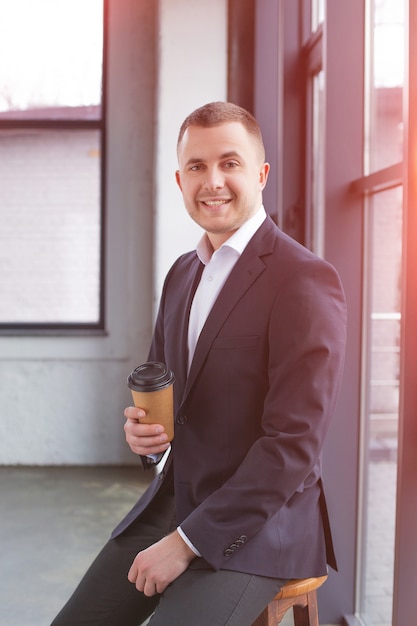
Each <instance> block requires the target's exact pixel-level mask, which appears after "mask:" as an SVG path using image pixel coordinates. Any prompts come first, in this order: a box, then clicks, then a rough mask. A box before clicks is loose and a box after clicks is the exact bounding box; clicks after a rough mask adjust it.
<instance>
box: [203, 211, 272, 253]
mask: <svg viewBox="0 0 417 626" xmlns="http://www.w3.org/2000/svg"><path fill="white" fill-rule="evenodd" d="M265 219H266V211H265V209H264V207H263V206H261V207H260V208H259V209H258V210H257V211H256V213H255V215H252V217H250V218H249V219H248V220H247V221H246V222H244V223H243V224H242V226H241V227H240V228H238V230H237V231H236V232H235V233H233V235H231V236H230V237H229V239H227V240H226V241H225V242H224V243H223V244H222V245H221V246H220V248H219V250H221V249H222V248H231V249H232V250H234V251H235V252H237V254H238V255H239V256H240V255H241V254H242V252H243V250H244V249H245V248H246V246H247V245H248V243H249V241H250V240H251V239H252V237H253V235H254V234H255V233H256V231H257V230H258V228H259V227H260V226H261V224H262V223H263V222H264V220H265ZM196 251H197V255H198V258H199V259H200V261H201V262H202V263H204V265H207V263H208V262H209V261H210V259H211V257H212V254H213V248H212V246H211V243H210V240H209V238H208V236H207V233H204V235H203V236H202V238H201V239H200V241H199V242H198V244H197V248H196Z"/></svg>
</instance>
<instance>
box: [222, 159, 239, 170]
mask: <svg viewBox="0 0 417 626" xmlns="http://www.w3.org/2000/svg"><path fill="white" fill-rule="evenodd" d="M238 165H239V163H237V162H236V161H227V162H226V163H225V164H224V167H225V168H226V169H233V168H234V167H237V166H238Z"/></svg>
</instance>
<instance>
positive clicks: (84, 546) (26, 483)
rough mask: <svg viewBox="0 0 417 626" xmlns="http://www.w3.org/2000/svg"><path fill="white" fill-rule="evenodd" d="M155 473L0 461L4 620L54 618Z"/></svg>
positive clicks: (40, 624) (0, 608)
mask: <svg viewBox="0 0 417 626" xmlns="http://www.w3.org/2000/svg"><path fill="white" fill-rule="evenodd" d="M150 478H151V476H149V477H148V474H146V475H145V474H144V472H143V471H142V470H141V469H139V468H136V467H134V468H130V467H129V468H107V467H105V468H97V467H94V468H93V467H92V468H85V467H83V468H4V467H3V468H0V494H1V495H0V498H1V500H0V502H1V514H0V515H1V517H0V581H1V582H0V625H1V626H48V625H49V624H50V623H51V620H52V619H53V618H54V617H55V615H56V613H57V612H58V611H59V609H60V608H61V607H62V605H63V604H64V603H65V602H66V600H67V599H68V597H69V596H70V594H71V593H72V591H73V589H74V587H75V585H76V584H77V583H78V581H79V579H80V577H81V576H82V574H83V573H84V571H85V569H86V568H87V567H88V565H89V564H90V563H91V561H92V559H93V558H94V557H95V555H96V554H97V552H98V551H99V550H100V548H101V547H102V546H103V544H104V542H105V541H106V540H107V539H108V536H109V533H110V531H111V530H112V529H113V527H114V526H115V525H116V524H117V522H118V521H120V519H121V518H122V516H123V515H124V513H125V512H127V511H128V510H129V509H130V507H131V506H132V504H133V503H134V502H136V500H137V498H138V494H139V493H140V492H142V491H143V490H144V489H145V488H146V485H147V482H148V481H149V479H150Z"/></svg>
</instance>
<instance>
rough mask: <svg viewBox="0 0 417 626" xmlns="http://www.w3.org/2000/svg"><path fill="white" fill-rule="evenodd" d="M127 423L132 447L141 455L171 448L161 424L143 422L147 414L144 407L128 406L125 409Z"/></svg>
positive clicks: (127, 434) (127, 432) (126, 427)
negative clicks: (141, 421) (142, 419)
mask: <svg viewBox="0 0 417 626" xmlns="http://www.w3.org/2000/svg"><path fill="white" fill-rule="evenodd" d="M124 415H125V417H126V423H125V425H124V430H125V434H126V441H127V443H128V445H129V447H130V449H131V450H132V451H133V452H134V453H135V454H139V455H141V456H146V455H148V454H159V453H163V452H165V451H166V450H167V449H168V448H169V445H170V444H169V442H168V436H167V434H166V433H165V432H164V428H163V426H161V425H160V424H141V423H140V422H139V420H140V419H141V418H142V417H144V416H145V412H144V411H143V410H142V409H138V408H136V407H127V408H126V409H125V411H124Z"/></svg>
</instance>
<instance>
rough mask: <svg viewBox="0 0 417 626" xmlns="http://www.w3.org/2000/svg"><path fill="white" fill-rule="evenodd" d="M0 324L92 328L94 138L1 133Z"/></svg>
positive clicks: (95, 314)
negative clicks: (70, 324) (63, 325)
mask: <svg viewBox="0 0 417 626" xmlns="http://www.w3.org/2000/svg"><path fill="white" fill-rule="evenodd" d="M0 209H1V221H0V224H1V225H0V259H1V262H0V292H1V299H0V323H12V324H19V323H97V322H98V321H99V317H100V297H99V295H100V284H99V281H100V133H99V132H98V131H92V130H87V131H84V130H83V131H81V130H77V131H73V130H72V131H49V130H48V131H38V130H36V131H22V130H20V131H12V130H8V131H1V132H0Z"/></svg>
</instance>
